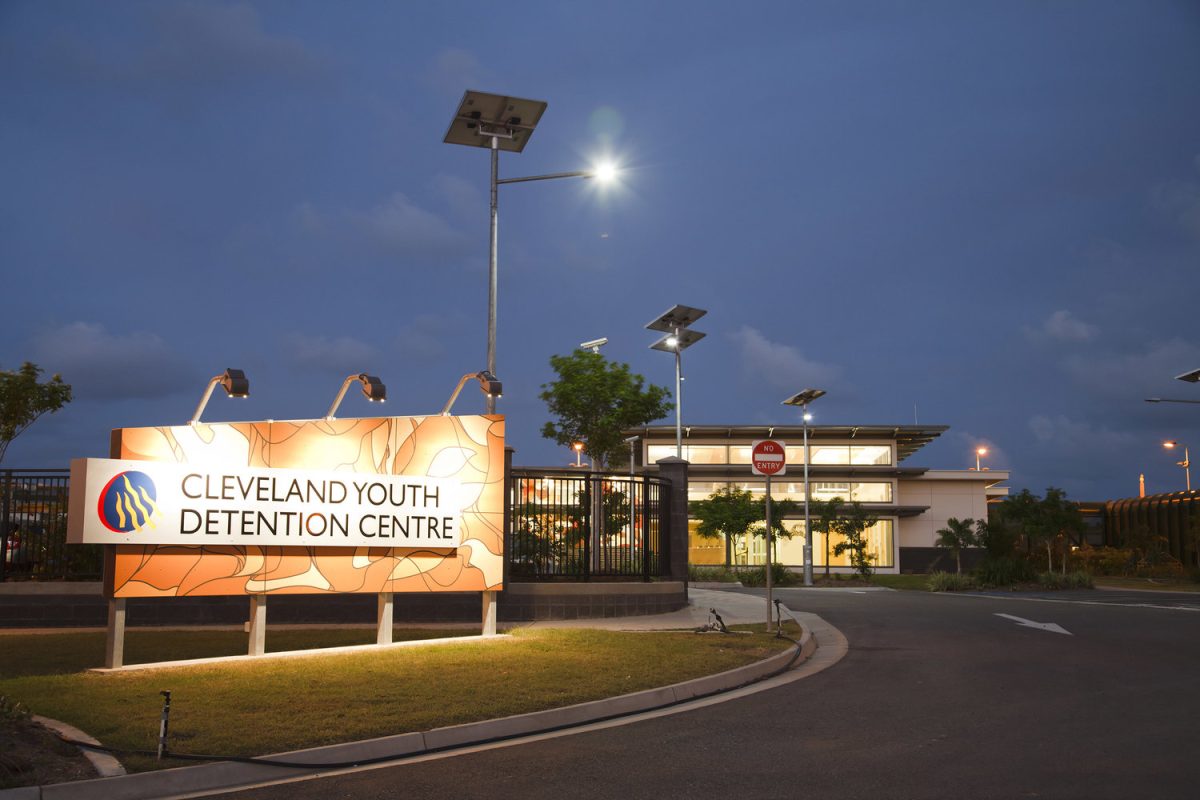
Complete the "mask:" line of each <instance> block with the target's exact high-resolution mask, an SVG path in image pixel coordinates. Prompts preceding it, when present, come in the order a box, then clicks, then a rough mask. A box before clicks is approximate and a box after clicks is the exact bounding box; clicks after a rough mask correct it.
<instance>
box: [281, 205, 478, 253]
mask: <svg viewBox="0 0 1200 800" xmlns="http://www.w3.org/2000/svg"><path fill="white" fill-rule="evenodd" d="M292 219H293V222H294V224H295V225H296V227H297V228H299V229H300V230H301V231H303V232H304V233H307V234H310V235H313V236H317V237H326V236H330V237H334V238H336V239H338V240H340V241H342V242H343V243H345V244H347V245H353V244H356V243H360V242H363V241H366V242H367V243H368V244H370V245H371V246H372V247H374V248H376V249H377V250H380V251H382V252H383V253H386V254H388V255H392V256H396V255H399V256H419V257H428V256H441V257H455V256H458V255H461V254H463V253H465V252H467V250H468V249H469V243H468V241H467V237H466V236H465V235H464V234H462V233H460V232H459V231H457V230H455V229H454V227H453V226H451V225H450V223H449V222H447V221H446V220H445V219H443V218H442V217H440V216H438V215H437V214H434V213H433V212H432V211H427V210H425V209H423V208H421V207H420V206H418V205H417V204H415V203H414V202H413V201H412V200H410V199H409V198H408V196H407V195H405V194H404V193H402V192H396V193H395V194H393V195H392V196H391V197H389V198H388V199H387V200H384V201H383V202H381V203H379V204H378V205H376V206H374V207H372V208H368V209H365V210H364V209H349V210H342V211H337V212H325V211H321V210H320V209H319V208H317V207H316V206H314V205H313V204H312V203H309V202H305V203H301V204H300V205H299V206H297V207H296V209H295V210H294V211H293V212H292Z"/></svg>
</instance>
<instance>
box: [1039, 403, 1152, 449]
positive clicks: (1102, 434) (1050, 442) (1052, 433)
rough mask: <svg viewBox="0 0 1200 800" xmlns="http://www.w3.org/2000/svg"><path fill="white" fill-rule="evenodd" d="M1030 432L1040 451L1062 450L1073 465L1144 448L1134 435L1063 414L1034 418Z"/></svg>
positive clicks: (1140, 439) (1140, 437) (1140, 440)
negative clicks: (1091, 456)
mask: <svg viewBox="0 0 1200 800" xmlns="http://www.w3.org/2000/svg"><path fill="white" fill-rule="evenodd" d="M1029 430H1030V431H1031V432H1032V433H1033V438H1034V440H1035V441H1036V442H1037V444H1038V445H1039V446H1040V447H1043V448H1053V449H1055V450H1059V451H1061V452H1063V453H1064V455H1068V456H1069V458H1070V460H1071V461H1086V460H1087V457H1088V455H1093V454H1094V455H1099V454H1101V453H1103V454H1104V455H1105V456H1107V457H1109V458H1111V456H1112V454H1113V453H1114V452H1120V451H1122V450H1126V449H1131V448H1135V447H1137V446H1138V445H1139V444H1142V443H1143V438H1144V437H1142V436H1140V435H1138V434H1135V433H1126V432H1124V431H1114V430H1111V429H1109V428H1097V427H1095V426H1093V425H1092V424H1091V423H1089V422H1081V421H1077V420H1073V419H1070V418H1068V417H1066V416H1064V415H1062V414H1058V415H1056V416H1053V417H1049V416H1045V415H1042V414H1039V415H1037V416H1035V417H1032V418H1031V419H1030V420H1029Z"/></svg>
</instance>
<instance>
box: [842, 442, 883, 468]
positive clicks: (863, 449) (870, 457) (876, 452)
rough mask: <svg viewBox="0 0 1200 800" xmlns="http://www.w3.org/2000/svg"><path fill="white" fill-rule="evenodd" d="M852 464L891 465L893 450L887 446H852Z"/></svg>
mask: <svg viewBox="0 0 1200 800" xmlns="http://www.w3.org/2000/svg"><path fill="white" fill-rule="evenodd" d="M850 463H851V464H891V463H892V448H891V446H890V445H886V444H868V445H858V444H856V445H851V447H850Z"/></svg>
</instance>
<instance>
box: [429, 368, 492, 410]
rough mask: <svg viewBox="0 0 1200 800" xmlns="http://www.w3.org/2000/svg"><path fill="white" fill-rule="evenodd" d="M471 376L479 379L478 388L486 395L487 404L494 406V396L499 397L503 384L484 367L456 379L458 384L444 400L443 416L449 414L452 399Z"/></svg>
mask: <svg viewBox="0 0 1200 800" xmlns="http://www.w3.org/2000/svg"><path fill="white" fill-rule="evenodd" d="M472 378H474V379H475V380H477V381H479V390H480V391H481V392H483V393H484V395H485V396H486V397H487V401H488V405H489V406H491V407H493V408H494V407H495V405H496V398H497V397H500V396H501V395H502V393H503V392H504V384H502V383H501V382H500V381H499V380H498V379H497V378H496V376H495V375H493V374H492V373H491V371H489V370H486V369H485V370H482V371H480V372H468V373H467V374H466V375H463V376H462V377H461V378H459V379H458V385H457V386H455V387H454V392H453V394H451V395H450V399H449V400H447V401H446V407H445V408H443V409H442V416H443V417H448V416H450V409H451V407H452V406H453V405H454V401H455V400H457V399H458V393H459V392H461V391H462V388H463V386H465V385H466V383H467V381H469V380H471V379H472Z"/></svg>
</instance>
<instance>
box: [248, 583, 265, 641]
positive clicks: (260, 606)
mask: <svg viewBox="0 0 1200 800" xmlns="http://www.w3.org/2000/svg"><path fill="white" fill-rule="evenodd" d="M246 632H247V633H249V634H250V642H249V648H248V650H247V652H248V654H249V655H252V656H261V655H263V654H264V653H266V652H267V596H266V595H265V594H252V595H250V622H249V623H248V624H247V625H246Z"/></svg>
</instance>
